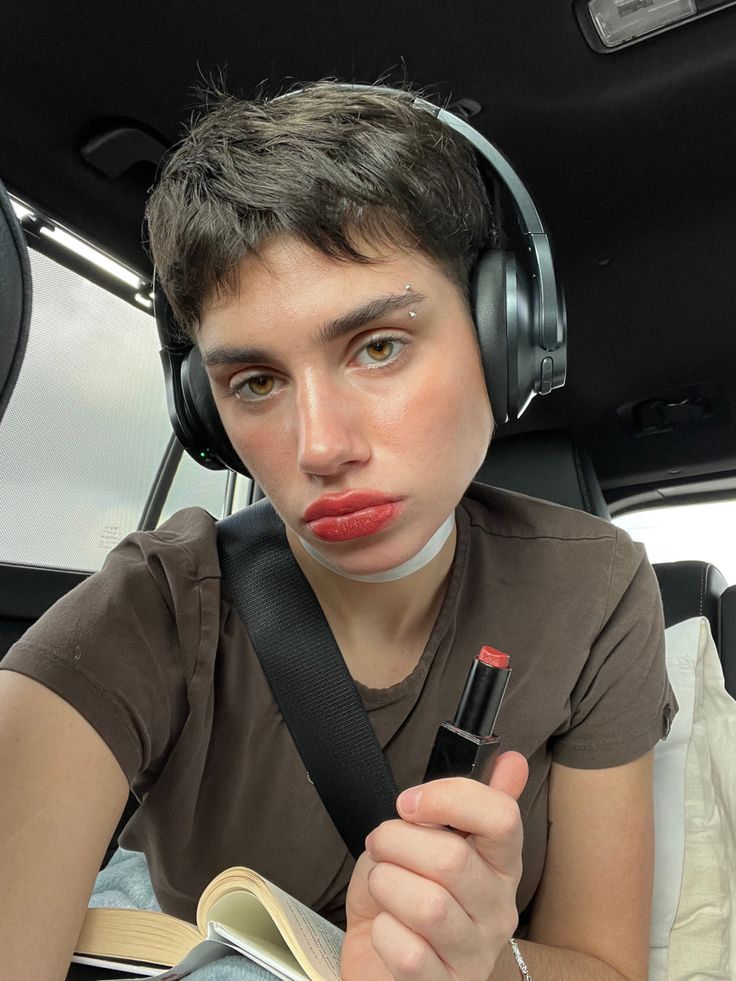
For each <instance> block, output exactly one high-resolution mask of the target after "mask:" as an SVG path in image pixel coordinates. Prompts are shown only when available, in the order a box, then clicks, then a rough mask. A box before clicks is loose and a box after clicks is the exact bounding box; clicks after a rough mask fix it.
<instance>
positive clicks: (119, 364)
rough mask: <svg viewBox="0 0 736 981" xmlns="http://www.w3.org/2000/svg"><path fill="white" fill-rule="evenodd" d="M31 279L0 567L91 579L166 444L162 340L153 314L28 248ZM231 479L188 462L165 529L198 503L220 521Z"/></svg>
mask: <svg viewBox="0 0 736 981" xmlns="http://www.w3.org/2000/svg"><path fill="white" fill-rule="evenodd" d="M31 271H32V276H33V291H34V292H33V315H32V322H31V330H30V337H29V342H28V348H27V352H26V357H25V361H24V363H23V368H22V370H21V373H20V376H19V379H18V383H17V386H16V389H15V392H14V393H13V399H12V402H11V404H10V405H9V407H8V410H7V412H6V415H5V417H4V419H3V426H2V428H0V458H1V459H2V460H3V461H4V462H5V467H4V473H3V478H2V498H3V506H2V513H1V514H0V562H6V563H12V564H17V565H33V566H44V567H48V568H60V569H76V570H80V571H90V572H91V571H95V570H97V569H99V568H100V567H101V565H102V562H103V560H104V558H105V555H106V554H107V553H108V552H109V550H110V549H111V548H112V547H113V546H114V545H115V544H116V543H117V542H118V541H120V539H121V538H122V537H123V536H124V535H126V534H128V533H129V532H131V531H134V530H135V529H136V528H137V527H138V524H139V521H140V518H141V514H142V512H143V510H144V506H145V503H146V500H147V498H148V495H149V493H150V489H151V485H152V482H153V480H154V478H155V475H156V473H157V471H158V468H159V466H160V463H161V460H162V457H163V456H164V453H165V450H166V447H167V444H168V442H169V439H170V437H171V424H170V422H169V419H168V414H167V409H166V399H165V393H164V386H163V379H162V370H161V366H160V360H159V354H158V350H159V342H158V336H157V333H156V329H155V327H154V324H153V320H152V317H151V314H150V312H148V311H146V310H145V309H143V308H141V309H140V310H138V309H136V308H135V307H134V306H133V305H132V304H131V303H128V302H126V301H125V300H123V299H121V298H120V297H118V296H115V295H113V294H112V293H111V292H109V291H108V290H106V289H104V288H103V287H101V286H99V285H97V284H95V283H93V282H91V281H89V280H88V279H86V278H84V277H83V276H81V275H79V274H78V273H76V272H73V271H71V270H70V269H68V268H66V267H65V266H64V265H61V264H60V263H58V262H56V261H54V260H53V259H51V258H49V257H48V256H46V255H43V254H41V253H39V252H36V251H33V250H31ZM226 479H227V475H226V473H225V472H224V471H206V470H204V469H202V468H201V467H199V466H197V464H195V463H194V462H193V461H192V460H191V459H190V458H189V457H188V456H187V455H186V454H184V456H183V458H182V461H181V463H180V465H179V469H178V472H177V475H176V478H175V480H174V483H173V485H172V488H171V492H170V494H169V497H168V500H167V502H166V504H165V507H164V512H163V514H162V516H161V520H165V518H166V517H168V516H169V515H170V514H171V513H173V511H175V510H177V509H179V508H181V507H185V506H188V505H193V504H197V505H200V506H202V507H204V508H206V509H207V510H208V511H210V513H212V514H213V515H215V516H216V517H219V516H220V515H221V514H222V509H223V502H224V500H225V486H226ZM241 483H242V484H247V483H248V482H247V481H242V482H241ZM241 494H242V491H241Z"/></svg>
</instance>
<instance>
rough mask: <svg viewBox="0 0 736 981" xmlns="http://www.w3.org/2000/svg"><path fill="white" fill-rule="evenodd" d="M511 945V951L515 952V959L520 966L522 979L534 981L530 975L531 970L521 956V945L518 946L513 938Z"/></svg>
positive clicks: (510, 941)
mask: <svg viewBox="0 0 736 981" xmlns="http://www.w3.org/2000/svg"><path fill="white" fill-rule="evenodd" d="M509 943H510V944H511V949H512V950H513V952H514V958H515V960H516V963H517V964H518V965H519V970H520V971H521V976H522V978H523V979H524V981H534V979H533V978H532V976H531V974H530V973H529V968H528V967H527V966H526V961H525V960H524V958H523V957H522V956H521V951H520V950H519V945H518V944H517V942H516V941H515V940H514V938H513V937H512V938H511V940H509Z"/></svg>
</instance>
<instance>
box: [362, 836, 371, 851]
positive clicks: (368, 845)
mask: <svg viewBox="0 0 736 981" xmlns="http://www.w3.org/2000/svg"><path fill="white" fill-rule="evenodd" d="M372 837H373V832H372V831H371V833H370V834H369V835H366V837H365V841H364V843H363V844H364V846H365V850H366V851H367V852H370V850H371V838H372Z"/></svg>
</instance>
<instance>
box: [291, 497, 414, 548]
mask: <svg viewBox="0 0 736 981" xmlns="http://www.w3.org/2000/svg"><path fill="white" fill-rule="evenodd" d="M401 510H402V506H401V502H400V501H390V502H389V503H388V504H375V505H373V507H369V508H361V510H360V511H351V512H350V514H335V515H330V516H329V517H325V518H316V519H315V520H314V521H308V522H307V526H308V528H309V530H310V531H311V532H312V534H313V535H316V537H317V538H321V539H322V541H325V542H347V541H349V540H350V539H352V538H365V537H366V536H368V535H375V534H376V533H377V532H379V531H382V530H383V529H384V528H385V527H386V526H387V525H389V524H390V523H391V522H392V521H393V520H394V518H397V517H398V516H399V514H400V513H401Z"/></svg>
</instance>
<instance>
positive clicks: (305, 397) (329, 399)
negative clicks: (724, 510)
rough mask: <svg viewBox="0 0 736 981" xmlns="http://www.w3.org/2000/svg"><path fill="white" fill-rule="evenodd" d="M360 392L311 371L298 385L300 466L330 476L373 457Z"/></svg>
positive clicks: (297, 423)
mask: <svg viewBox="0 0 736 981" xmlns="http://www.w3.org/2000/svg"><path fill="white" fill-rule="evenodd" d="M358 402H359V395H358V394H357V393H355V392H350V391H346V390H345V388H344V387H341V386H340V385H337V384H334V383H331V382H330V381H329V380H328V379H326V378H322V377H317V376H316V375H315V374H310V375H308V376H307V377H305V378H304V379H303V380H302V382H301V384H299V385H298V386H297V395H296V429H297V454H298V464H299V469H300V470H302V471H303V472H304V473H308V474H316V475H319V476H323V477H327V476H331V475H333V474H336V473H339V472H340V471H341V470H343V469H345V468H346V467H349V466H351V465H352V466H354V465H356V464H362V463H365V462H366V461H367V460H368V459H369V457H370V445H369V442H368V439H367V434H366V421H367V420H366V419H365V415H364V413H362V412H361V407H360V405H359V404H358Z"/></svg>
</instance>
